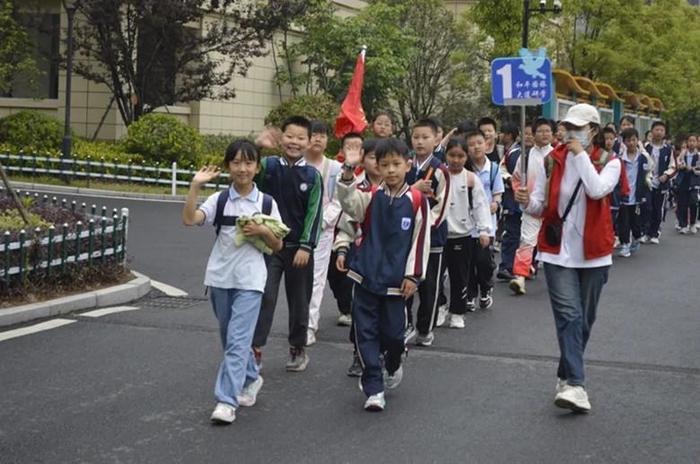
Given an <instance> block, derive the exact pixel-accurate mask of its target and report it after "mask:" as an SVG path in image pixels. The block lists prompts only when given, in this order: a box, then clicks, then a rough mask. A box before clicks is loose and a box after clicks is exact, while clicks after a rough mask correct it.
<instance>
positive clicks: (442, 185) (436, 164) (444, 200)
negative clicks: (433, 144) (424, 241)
mask: <svg viewBox="0 0 700 464" xmlns="http://www.w3.org/2000/svg"><path fill="white" fill-rule="evenodd" d="M416 163H417V160H416V159H414V160H413V166H412V167H411V170H410V171H409V172H408V174H406V182H407V183H408V184H409V185H413V184H414V183H415V182H416V181H417V180H425V179H430V182H431V184H430V185H431V188H432V189H433V194H432V195H429V196H428V202H429V204H430V209H431V212H432V219H431V228H430V252H431V253H441V252H442V249H443V247H444V246H445V243H446V242H447V222H446V221H445V219H446V218H447V205H448V204H449V203H448V202H449V198H448V197H449V195H450V174H449V172H448V171H447V167H445V165H444V164H443V163H442V161H440V160H439V159H438V158H437V157H436V156H435V155H430V156H429V157H428V158H427V159H426V160H425V161H424V162H423V163H422V164H421V165H420V166H419V165H417V164H416Z"/></svg>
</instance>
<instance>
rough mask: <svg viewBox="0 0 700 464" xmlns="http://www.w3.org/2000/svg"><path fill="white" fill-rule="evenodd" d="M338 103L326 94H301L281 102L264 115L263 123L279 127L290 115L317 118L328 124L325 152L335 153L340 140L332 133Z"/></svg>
mask: <svg viewBox="0 0 700 464" xmlns="http://www.w3.org/2000/svg"><path fill="white" fill-rule="evenodd" d="M338 110H339V105H338V103H336V102H335V101H334V100H333V98H331V97H330V96H328V95H325V94H320V95H302V96H299V97H295V98H290V99H289V100H287V101H285V102H283V103H282V104H281V105H279V106H278V107H277V108H275V109H273V110H272V111H270V112H269V113H268V114H267V117H265V124H271V125H273V126H277V127H280V126H281V125H282V123H283V122H284V120H285V119H287V118H288V117H290V116H304V117H306V118H308V119H319V120H321V121H324V122H325V123H326V124H328V127H329V128H330V131H331V135H330V136H329V137H328V149H327V150H326V154H330V155H335V154H336V153H337V152H338V150H339V149H340V141H339V140H337V139H336V138H335V136H334V135H333V128H334V127H335V118H336V117H337V116H338Z"/></svg>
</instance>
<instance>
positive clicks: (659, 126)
mask: <svg viewBox="0 0 700 464" xmlns="http://www.w3.org/2000/svg"><path fill="white" fill-rule="evenodd" d="M664 137H666V124H664V123H663V122H662V121H654V123H653V124H652V125H651V143H649V144H647V145H646V147H645V149H646V151H647V153H649V154H650V155H651V157H652V159H653V161H654V175H653V178H652V184H651V193H650V195H649V206H648V213H649V216H648V221H649V224H648V225H647V226H646V227H645V230H646V231H647V234H648V240H649V242H650V243H653V244H656V245H658V244H659V229H660V227H661V223H662V222H663V220H664V208H665V203H666V198H667V196H668V191H669V189H670V188H671V182H670V180H671V177H672V176H673V175H674V174H675V172H676V158H675V156H673V147H672V146H671V145H669V144H667V143H665V142H664ZM646 240H647V237H646V236H645V237H643V239H642V242H646Z"/></svg>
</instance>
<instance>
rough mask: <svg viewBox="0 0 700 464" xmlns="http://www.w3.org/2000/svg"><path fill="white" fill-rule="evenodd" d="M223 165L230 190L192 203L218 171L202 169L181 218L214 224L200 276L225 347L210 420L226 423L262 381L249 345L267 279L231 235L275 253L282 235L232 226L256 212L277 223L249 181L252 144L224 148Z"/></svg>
mask: <svg viewBox="0 0 700 464" xmlns="http://www.w3.org/2000/svg"><path fill="white" fill-rule="evenodd" d="M224 165H225V166H226V169H227V170H228V172H229V175H230V178H231V185H230V186H229V188H228V189H226V190H224V191H221V192H216V193H214V194H212V195H210V196H209V198H207V200H206V201H205V202H204V203H203V204H202V205H201V206H199V207H197V198H198V195H199V192H200V190H201V188H202V187H203V186H204V185H205V184H207V183H209V182H211V181H213V180H214V179H216V178H217V177H218V176H219V173H220V169H219V168H218V167H214V166H205V167H203V168H202V169H200V170H199V171H198V172H197V173H196V174H195V176H194V178H193V179H192V184H191V185H190V191H189V194H188V195H187V201H186V202H185V207H184V209H183V211H182V219H183V222H184V223H185V225H188V226H192V225H204V224H214V225H215V226H216V227H217V237H216V240H215V241H214V246H213V248H212V251H211V255H210V256H209V261H208V262H207V270H206V274H205V276H204V285H206V286H207V289H208V291H209V292H210V299H211V304H212V307H213V309H214V314H215V315H216V318H217V320H218V322H219V336H220V337H221V344H222V346H223V348H224V360H223V361H222V362H221V365H220V367H219V373H218V375H217V378H216V387H215V389H214V394H215V396H216V400H217V401H218V403H217V405H216V408H215V409H214V412H213V413H212V415H211V420H212V421H213V422H217V423H223V424H230V423H231V422H233V421H234V420H235V419H236V408H238V407H239V406H253V405H254V404H255V402H256V398H257V395H258V392H259V391H260V388H261V387H262V384H263V379H262V377H261V376H260V375H259V371H258V366H257V364H256V362H255V355H254V353H253V351H252V350H251V343H252V341H253V332H254V331H255V324H256V322H257V320H258V313H259V312H260V302H261V300H262V295H263V290H264V289H265V280H266V277H267V269H266V267H265V259H264V258H263V252H262V251H260V250H259V249H257V248H256V247H255V246H254V245H253V244H252V243H251V242H250V241H243V242H242V243H241V244H240V245H238V244H237V243H238V242H237V240H236V236H237V234H239V233H242V234H243V235H244V236H245V237H259V238H261V239H262V240H263V241H264V243H265V244H266V245H267V246H268V247H270V248H271V249H272V250H273V251H275V252H278V251H280V250H281V249H282V237H279V236H277V235H275V233H274V232H273V231H272V230H271V229H270V227H269V226H268V225H266V223H264V222H263V223H262V224H256V223H255V222H248V223H247V224H246V225H245V226H244V227H242V228H241V230H240V231H238V230H237V227H236V219H237V218H240V217H243V216H254V215H257V214H260V213H263V214H266V215H268V216H269V217H270V218H274V219H276V220H278V221H281V216H280V213H279V210H278V209H277V203H276V202H275V201H274V199H272V197H270V196H268V195H267V194H264V193H261V192H260V191H259V190H258V188H257V186H256V185H255V182H253V179H254V177H255V175H256V174H257V172H258V171H259V170H260V154H259V153H258V150H257V149H256V148H255V146H254V145H253V144H252V143H250V142H249V141H247V140H244V139H241V140H236V141H234V142H233V143H232V144H231V145H229V147H228V148H227V149H226V154H225V157H224ZM221 206H223V207H221Z"/></svg>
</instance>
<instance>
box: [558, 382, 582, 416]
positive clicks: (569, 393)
mask: <svg viewBox="0 0 700 464" xmlns="http://www.w3.org/2000/svg"><path fill="white" fill-rule="evenodd" d="M554 404H555V405H556V406H557V407H559V408H564V409H571V410H572V411H575V412H589V411H590V410H591V403H590V402H589V401H588V394H587V393H586V390H584V389H583V387H582V386H580V385H565V386H564V389H563V390H562V391H561V392H559V393H557V396H555V397H554Z"/></svg>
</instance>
